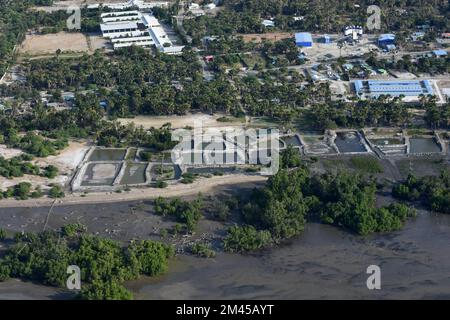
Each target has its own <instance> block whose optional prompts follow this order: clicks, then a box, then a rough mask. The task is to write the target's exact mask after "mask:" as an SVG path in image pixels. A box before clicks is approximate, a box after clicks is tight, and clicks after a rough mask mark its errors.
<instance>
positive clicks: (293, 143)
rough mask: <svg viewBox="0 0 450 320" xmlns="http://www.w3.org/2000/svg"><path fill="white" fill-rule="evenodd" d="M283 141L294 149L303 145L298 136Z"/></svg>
mask: <svg viewBox="0 0 450 320" xmlns="http://www.w3.org/2000/svg"><path fill="white" fill-rule="evenodd" d="M282 140H283V141H284V143H285V144H286V145H287V146H293V147H301V146H302V143H301V142H300V139H299V137H298V136H297V135H293V136H288V137H282Z"/></svg>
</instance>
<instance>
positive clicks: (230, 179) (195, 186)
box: [0, 174, 267, 208]
mask: <svg viewBox="0 0 450 320" xmlns="http://www.w3.org/2000/svg"><path fill="white" fill-rule="evenodd" d="M266 180H267V177H265V176H250V175H244V174H241V175H228V176H215V177H211V178H200V179H198V180H197V181H195V182H194V183H192V184H181V183H180V184H176V185H171V186H169V187H167V188H165V189H156V188H151V187H149V188H145V189H135V190H132V191H129V192H122V193H116V192H96V193H89V194H87V195H85V196H83V197H82V196H81V194H79V193H74V194H68V195H67V196H66V197H65V198H63V199H60V200H58V201H57V203H56V205H57V206H58V205H77V204H95V203H108V202H122V201H135V200H145V199H155V198H158V197H165V198H171V197H182V196H192V195H196V194H198V193H208V192H210V191H211V190H212V189H213V188H215V187H219V186H227V185H230V186H231V185H238V184H243V183H257V182H264V181H266ZM53 201H54V199H50V198H40V199H29V200H24V201H19V200H14V199H3V200H1V201H0V208H11V207H42V206H50V205H51V204H52V203H53Z"/></svg>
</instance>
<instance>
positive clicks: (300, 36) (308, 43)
mask: <svg viewBox="0 0 450 320" xmlns="http://www.w3.org/2000/svg"><path fill="white" fill-rule="evenodd" d="M295 44H296V45H297V47H304V48H311V47H312V45H313V39H312V35H311V33H308V32H300V33H296V34H295Z"/></svg>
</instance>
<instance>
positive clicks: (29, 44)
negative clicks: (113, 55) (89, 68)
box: [19, 32, 89, 55]
mask: <svg viewBox="0 0 450 320" xmlns="http://www.w3.org/2000/svg"><path fill="white" fill-rule="evenodd" d="M58 49H60V50H61V51H63V52H66V51H73V52H80V51H82V52H88V51H89V45H88V41H87V39H86V36H85V35H84V34H82V33H68V32H59V33H55V34H45V35H27V36H26V38H25V41H24V42H23V43H22V44H21V46H20V47H19V52H20V53H22V54H29V55H40V54H52V53H55V52H56V51H57V50H58Z"/></svg>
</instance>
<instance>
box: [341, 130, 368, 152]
mask: <svg viewBox="0 0 450 320" xmlns="http://www.w3.org/2000/svg"><path fill="white" fill-rule="evenodd" d="M334 142H335V144H336V146H337V148H338V150H339V152H340V153H354V152H367V150H366V148H365V147H364V144H363V143H362V142H361V139H360V137H359V136H358V134H357V133H356V132H338V133H337V136H336V140H335V141H334Z"/></svg>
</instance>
